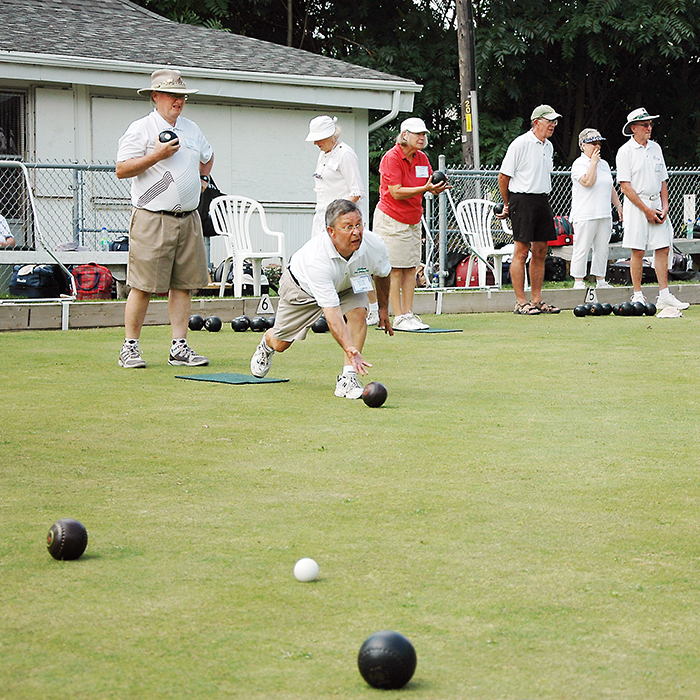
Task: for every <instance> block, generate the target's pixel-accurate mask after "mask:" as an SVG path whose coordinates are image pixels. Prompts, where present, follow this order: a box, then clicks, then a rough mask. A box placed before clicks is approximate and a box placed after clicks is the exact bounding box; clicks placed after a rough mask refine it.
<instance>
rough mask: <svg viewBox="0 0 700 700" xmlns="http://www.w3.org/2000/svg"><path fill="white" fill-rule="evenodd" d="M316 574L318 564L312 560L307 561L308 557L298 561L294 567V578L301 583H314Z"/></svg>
mask: <svg viewBox="0 0 700 700" xmlns="http://www.w3.org/2000/svg"><path fill="white" fill-rule="evenodd" d="M318 572H319V568H318V564H317V563H316V562H315V561H314V560H313V559H309V557H304V558H303V559H299V561H298V562H297V563H296V564H295V565H294V577H295V578H296V580H297V581H301V582H302V583H308V582H309V581H315V580H316V579H317V578H318Z"/></svg>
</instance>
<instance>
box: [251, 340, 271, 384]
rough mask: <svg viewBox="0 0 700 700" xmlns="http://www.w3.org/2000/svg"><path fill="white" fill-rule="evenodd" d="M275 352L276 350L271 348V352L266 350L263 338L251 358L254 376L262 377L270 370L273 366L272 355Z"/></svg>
mask: <svg viewBox="0 0 700 700" xmlns="http://www.w3.org/2000/svg"><path fill="white" fill-rule="evenodd" d="M263 340H264V339H263ZM274 354H275V351H274V350H270V352H268V351H267V350H265V348H264V347H263V341H262V340H261V341H260V343H259V344H258V347H257V348H255V352H254V353H253V357H251V358H250V373H251V374H252V375H253V376H254V377H257V378H258V379H262V378H263V377H264V376H265V375H266V374H267V373H268V372H269V371H270V367H271V366H272V356H273V355H274Z"/></svg>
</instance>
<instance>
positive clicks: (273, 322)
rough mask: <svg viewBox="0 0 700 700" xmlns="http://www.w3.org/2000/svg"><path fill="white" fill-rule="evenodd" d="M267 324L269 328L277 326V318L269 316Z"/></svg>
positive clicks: (266, 320)
mask: <svg viewBox="0 0 700 700" xmlns="http://www.w3.org/2000/svg"><path fill="white" fill-rule="evenodd" d="M265 323H267V327H268V328H273V327H274V325H275V317H274V316H268V317H267V318H266V319H265Z"/></svg>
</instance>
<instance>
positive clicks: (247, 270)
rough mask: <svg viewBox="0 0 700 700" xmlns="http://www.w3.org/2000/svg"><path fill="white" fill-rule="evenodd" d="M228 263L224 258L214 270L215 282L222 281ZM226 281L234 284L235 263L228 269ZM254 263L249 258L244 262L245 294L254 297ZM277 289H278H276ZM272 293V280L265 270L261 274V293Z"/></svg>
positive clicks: (243, 290) (243, 289)
mask: <svg viewBox="0 0 700 700" xmlns="http://www.w3.org/2000/svg"><path fill="white" fill-rule="evenodd" d="M225 264H226V261H225V260H223V261H222V262H221V263H219V267H217V268H216V271H215V272H214V282H217V283H221V276H222V275H223V274H224V265H225ZM226 282H227V283H228V284H231V285H232V284H233V265H231V268H230V269H229V271H228V276H227V278H226ZM253 288H254V284H253V265H252V264H251V263H249V262H248V261H247V260H245V261H244V262H243V288H242V292H243V296H244V297H252V296H253ZM275 291H277V290H276V289H275ZM269 293H270V282H269V281H268V279H267V275H266V274H265V273H264V272H263V273H261V275H260V294H269Z"/></svg>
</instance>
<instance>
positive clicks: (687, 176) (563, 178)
mask: <svg viewBox="0 0 700 700" xmlns="http://www.w3.org/2000/svg"><path fill="white" fill-rule="evenodd" d="M25 165H26V167H27V169H28V171H29V176H30V185H31V187H32V192H33V195H34V199H35V203H36V209H37V218H38V220H39V221H38V225H39V227H40V230H41V234H42V238H43V240H44V242H45V244H46V246H47V247H48V248H50V249H51V250H53V251H57V250H58V251H60V250H88V251H101V250H104V249H105V248H106V247H107V246H108V245H109V242H110V241H113V240H115V239H117V238H119V237H120V236H123V235H126V234H127V233H128V230H129V219H130V216H131V198H130V185H129V181H128V180H119V179H118V178H117V176H116V174H115V168H114V165H101V164H76V163H53V164H51V163H26V164H25ZM443 168H444V170H445V172H446V173H447V175H448V178H449V180H450V184H451V185H452V189H451V190H450V195H451V198H452V200H453V202H454V204H455V205H456V204H457V203H458V202H460V201H461V200H462V199H473V198H478V199H490V200H493V201H495V202H499V201H501V196H500V193H499V191H498V171H497V170H465V169H463V168H460V167H446V168H445V167H444V166H443ZM613 174H614V173H613ZM668 188H669V199H670V209H671V210H670V218H671V222H672V224H673V229H674V231H675V235H676V237H684V236H685V235H686V223H687V222H686V221H685V210H684V195H688V194H690V195H695V194H696V193H698V192H700V170H690V169H680V168H676V169H669V179H668ZM26 190H27V187H26V183H25V181H24V177H23V174H22V172H21V170H20V169H18V168H16V167H14V168H11V167H7V166H5V167H3V166H2V164H0V214H2V215H3V216H5V218H6V219H7V221H8V223H9V225H10V229H11V231H12V233H13V234H14V237H15V242H16V243H15V246H14V247H13V248H11V249H9V250H12V251H27V253H30V252H31V251H35V250H37V245H38V242H37V236H36V224H35V222H34V217H33V216H32V210H31V207H30V203H29V195H28V192H27V191H26ZM550 201H551V204H552V211H553V213H554V214H555V215H557V214H561V215H568V214H569V212H570V210H571V171H570V170H569V169H559V170H555V171H554V172H553V173H552V194H551V197H550ZM698 206H699V207H700V201H699V202H698ZM698 213H700V212H696V213H695V216H694V220H695V219H696V218H697V216H698ZM426 218H427V222H428V226H429V229H430V237H431V240H428V241H426V243H427V246H428V248H431V249H432V250H433V251H434V254H433V256H432V259H433V261H435V262H437V261H438V259H439V256H438V246H439V238H440V236H439V231H440V226H441V223H440V222H441V220H444V224H443V226H444V229H445V246H446V250H445V254H447V253H450V252H453V251H466V245H465V243H464V241H463V240H462V237H461V235H460V233H459V229H458V227H457V222H456V220H455V215H454V211H453V209H452V206H451V204H450V202H449V200H448V197H447V196H444V195H443V196H442V197H440V198H439V200H438V201H435V200H433V201H430V200H428V201H427V202H426ZM493 226H494V229H493V233H494V241H495V242H496V244H497V245H498V244H499V243H508V242H510V241H509V239H508V235H507V234H506V233H504V232H503V230H502V228H501V225H500V223H498V222H497V221H494V224H493ZM2 255H3V252H2V251H1V250H0V260H2ZM29 260H30V256H28V258H27V260H26V261H24V262H27V261H29ZM11 274H12V264H3V263H2V262H0V294H7V288H8V286H9V280H10V276H11Z"/></svg>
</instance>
